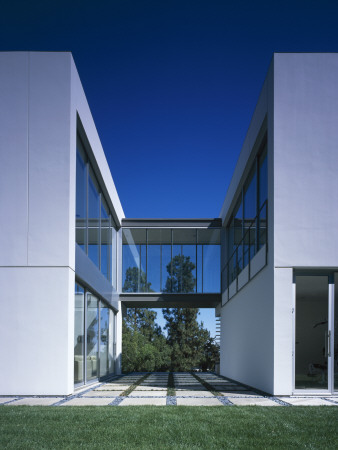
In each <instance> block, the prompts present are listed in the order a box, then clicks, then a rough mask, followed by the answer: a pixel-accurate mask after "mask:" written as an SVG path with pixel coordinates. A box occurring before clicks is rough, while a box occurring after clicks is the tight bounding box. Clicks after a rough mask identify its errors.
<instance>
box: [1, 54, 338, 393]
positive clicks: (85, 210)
mask: <svg viewBox="0 0 338 450" xmlns="http://www.w3.org/2000/svg"><path fill="white" fill-rule="evenodd" d="M0 67H1V70H0V100H1V101H0V155H1V165H2V167H3V172H2V176H1V177H0V183H1V196H0V211H1V216H2V218H3V221H2V233H1V234H0V249H1V251H0V259H1V263H0V280H1V281H0V285H1V287H2V293H3V295H2V303H1V315H0V335H1V339H2V342H3V343H5V345H3V348H2V358H1V363H0V364H1V370H0V395H12V394H19V395H67V394H71V393H73V392H74V390H75V389H76V388H77V387H78V386H82V385H83V384H88V383H91V382H93V381H96V380H97V379H104V378H105V377H109V376H111V375H112V374H119V373H120V371H121V357H123V355H121V348H122V346H121V339H122V331H121V330H122V326H121V324H122V313H123V310H124V308H126V307H158V308H161V307H170V306H182V307H202V308H203V307H209V308H210V307H213V308H215V312H216V315H217V316H218V317H219V318H220V321H221V361H220V373H221V375H224V376H226V377H229V378H231V379H235V380H237V381H239V382H242V383H244V384H247V385H250V386H252V387H255V388H257V389H260V390H262V391H265V392H268V393H270V394H274V395H289V394H292V393H297V392H298V393H299V392H302V393H303V394H307V393H311V394H313V393H317V392H318V393H321V394H322V393H325V395H328V394H330V393H333V392H334V391H337V390H338V365H337V353H338V352H337V348H338V345H337V343H338V330H337V322H338V321H337V312H336V311H337V308H338V306H337V300H336V298H337V289H335V286H336V283H337V280H338V278H337V274H338V239H337V238H336V230H337V229H338V212H336V210H335V208H334V207H333V206H332V205H331V202H332V201H334V199H335V197H336V196H337V194H338V177H337V176H336V167H338V126H337V124H338V88H337V82H336V80H337V79H338V54H311V53H308V54H306V53H305V54H299V53H294V54H274V56H273V59H272V62H271V65H270V68H269V70H268V73H267V77H266V80H265V82H264V85H263V88H262V91H261V94H260V97H259V100H258V103H257V106H256V109H255V112H254V115H253V118H252V121H251V123H250V126H249V129H248V132H247V135H246V138H245V141H244V144H243V148H242V151H241V153H240V156H239V159H238V163H237V166H236V168H235V171H234V174H233V177H232V180H231V183H230V186H229V189H228V192H227V195H226V197H225V201H224V204H223V207H222V209H221V213H220V215H219V217H218V218H208V219H205V218H204V219H170V218H167V219H130V218H125V216H124V213H123V209H122V206H121V203H120V200H119V197H118V195H117V192H116V189H115V185H114V182H113V179H112V176H111V173H110V170H109V167H108V164H107V161H106V158H105V155H104V151H103V149H102V146H101V143H100V139H99V136H98V134H97V131H96V128H95V124H94V121H93V118H92V116H91V113H90V110H89V106H88V104H87V101H86V97H85V94H84V92H83V88H82V85H81V82H80V78H79V75H78V73H77V70H76V67H75V64H74V61H73V58H72V56H71V54H70V53H44V52H41V53H37V52H17V53H10V52H9V53H1V54H0ZM116 158H118V154H117V155H116ZM335 304H336V306H337V307H336V308H335ZM335 328H336V329H335ZM335 331H336V334H337V338H336V339H335Z"/></svg>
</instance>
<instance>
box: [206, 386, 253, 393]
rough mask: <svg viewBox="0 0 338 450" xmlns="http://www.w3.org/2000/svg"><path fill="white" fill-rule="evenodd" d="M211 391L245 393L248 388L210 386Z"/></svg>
mask: <svg viewBox="0 0 338 450" xmlns="http://www.w3.org/2000/svg"><path fill="white" fill-rule="evenodd" d="M212 388H213V389H215V391H222V390H225V389H226V390H227V391H231V392H232V391H234V392H236V391H247V390H248V388H246V387H245V386H238V385H237V386H229V385H222V386H212Z"/></svg>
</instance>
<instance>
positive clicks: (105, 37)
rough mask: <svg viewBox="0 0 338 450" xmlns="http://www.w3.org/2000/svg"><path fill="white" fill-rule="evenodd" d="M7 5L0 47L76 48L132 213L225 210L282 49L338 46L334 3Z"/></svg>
mask: <svg viewBox="0 0 338 450" xmlns="http://www.w3.org/2000/svg"><path fill="white" fill-rule="evenodd" d="M4 3H5V2H3V4H2V5H1V10H0V50H46V51H53V50H57V51H63V50H69V51H71V52H72V53H73V56H74V59H75V63H76V65H77V68H78V71H79V74H80V78H81V80H82V83H83V87H84V90H85V93H86V95H87V99H88V102H89V105H90V108H91V111H92V114H93V117H94V120H95V123H96V127H97V129H98V133H99V135H100V137H101V141H102V144H103V148H104V150H105V153H106V155H107V159H108V162H109V165H110V168H111V172H112V175H113V178H114V180H115V184H116V187H117V190H118V193H119V196H120V199H121V202H122V205H123V208H124V211H125V214H126V216H127V217H217V216H218V214H219V212H220V209H221V206H222V202H223V200H224V197H225V194H226V189H227V187H228V185H229V182H230V179H231V175H232V172H233V169H234V167H235V164H236V161H237V158H238V155H239V152H240V149H241V146H242V143H243V140H244V137H245V134H246V131H247V128H248V126H249V122H250V118H251V116H252V113H253V111H254V107H255V104H256V101H257V99H258V95H259V92H260V89H261V87H262V84H263V81H264V78H265V75H266V72H267V69H268V66H269V64H270V61H271V58H272V54H273V52H289V51H290V52H304V51H306V52H308V51H309V52H321V51H326V52H336V51H338V25H337V24H338V2H335V1H334V0H329V1H328V0H320V1H318V0H315V1H312V0H293V1H290V0H282V1H273V0H270V1H260V0H255V1H252V0H251V1H243V0H237V1H232V2H228V1H225V0H223V1H217V0H204V1H199V0H189V1H187V0H179V1H176V0H172V1H169V0H149V1H147V0H110V1H108V0H106V1H100V0H96V1H93V0H91V1H88V0H69V1H64V0H59V1H55V0H54V1H49V0H40V1H34V0H29V1H27V0H23V1H17V0H11V1H10V2H9V1H7V2H6V3H7V5H6V6H5V5H4ZM205 317H206V316H205ZM202 318H203V317H202ZM210 320H211V319H210ZM211 322H213V321H212V320H211ZM211 322H210V324H211ZM211 326H212V324H211V325H210V327H211Z"/></svg>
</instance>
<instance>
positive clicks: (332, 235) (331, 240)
mask: <svg viewBox="0 0 338 450" xmlns="http://www.w3.org/2000/svg"><path fill="white" fill-rule="evenodd" d="M274 60H275V62H274V64H275V81H274V83H275V88H274V96H275V104H274V116H275V119H274V120H275V129H274V160H275V163H274V172H275V173H274V191H275V194H274V203H275V207H274V208H275V219H274V229H275V235H274V247H275V256H274V264H275V266H276V267H309V266H310V267H311V266H313V267H320V266H322V267H337V266H338V239H337V238H336V234H337V231H336V230H337V229H338V210H337V208H336V207H335V198H336V197H337V195H338V177H337V167H338V126H337V124H338V88H337V78H338V54H330V53H324V54H311V53H295V54H276V55H275V58H274Z"/></svg>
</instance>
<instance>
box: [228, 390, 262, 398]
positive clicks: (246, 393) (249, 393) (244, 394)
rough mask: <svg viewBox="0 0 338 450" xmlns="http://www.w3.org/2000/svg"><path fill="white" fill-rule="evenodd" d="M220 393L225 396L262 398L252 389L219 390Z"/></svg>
mask: <svg viewBox="0 0 338 450" xmlns="http://www.w3.org/2000/svg"><path fill="white" fill-rule="evenodd" d="M220 394H222V395H224V396H225V397H259V398H264V397H262V396H261V395H259V394H257V392H254V391H221V392H220Z"/></svg>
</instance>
